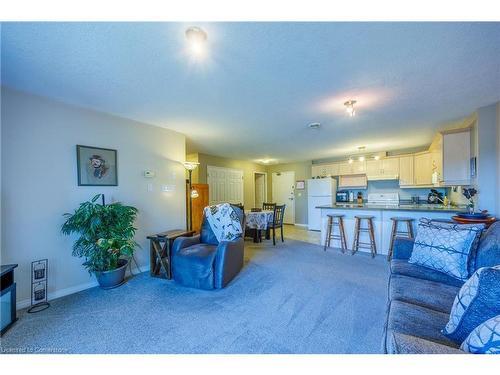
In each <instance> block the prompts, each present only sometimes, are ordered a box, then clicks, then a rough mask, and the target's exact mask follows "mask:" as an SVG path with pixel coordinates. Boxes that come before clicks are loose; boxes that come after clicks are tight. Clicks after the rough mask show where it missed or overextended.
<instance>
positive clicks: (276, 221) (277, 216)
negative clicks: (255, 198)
mask: <svg viewBox="0 0 500 375" xmlns="http://www.w3.org/2000/svg"><path fill="white" fill-rule="evenodd" d="M285 207H286V204H283V205H275V206H274V217H273V222H272V223H270V224H269V227H268V228H270V229H272V230H273V245H276V229H277V228H280V230H281V242H285V240H284V238H283V216H284V215H285Z"/></svg>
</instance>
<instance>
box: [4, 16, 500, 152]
mask: <svg viewBox="0 0 500 375" xmlns="http://www.w3.org/2000/svg"><path fill="white" fill-rule="evenodd" d="M190 25H191V24H183V23H3V24H2V51H1V52H2V56H1V57H2V59H1V63H2V67H1V68H2V71H1V73H2V76H1V77H2V84H4V85H6V86H10V87H13V88H16V89H18V90H22V91H27V92H31V93H34V94H38V95H42V96H47V97H51V98H54V99H57V100H61V101H64V102H68V103H72V104H76V105H79V106H83V107H87V108H92V109H96V110H100V111H104V112H108V113H112V114H116V115H119V116H123V117H127V118H131V119H135V120H139V121H142V122H146V123H150V124H153V125H157V126H162V127H166V128H170V129H174V130H177V131H179V132H182V133H184V134H186V135H187V137H188V148H189V150H190V151H199V152H204V153H208V154H214V155H219V156H226V157H232V158H237V159H247V160H258V159H274V160H276V161H278V162H286V161H298V160H311V159H320V158H330V157H336V156H341V155H346V154H349V153H353V152H355V150H356V147H357V146H360V145H363V146H366V151H367V152H372V151H373V152H375V151H382V150H395V149H401V148H410V147H418V146H423V145H425V144H428V143H430V141H431V138H432V136H433V134H434V132H435V131H436V130H437V129H438V128H439V127H440V126H442V123H443V122H447V121H452V120H454V119H457V118H460V117H462V116H465V115H467V114H470V113H471V112H472V111H474V110H475V109H476V108H478V107H481V106H483V105H488V104H491V103H493V102H495V101H498V100H499V99H500V23H209V24H206V23H201V24H199V23H198V24H196V25H197V26H201V27H203V28H204V29H205V30H206V31H207V33H208V48H209V55H208V58H207V59H206V60H204V61H203V62H194V61H193V60H192V59H191V57H190V56H189V55H187V54H186V40H185V36H184V31H185V29H186V28H187V27H188V26H190ZM348 99H356V100H358V103H359V105H358V106H357V116H355V117H354V118H349V117H347V116H346V115H345V111H344V108H343V103H344V101H346V100H348ZM310 122H320V123H321V124H322V127H321V128H320V129H319V130H310V129H307V124H308V123H310Z"/></svg>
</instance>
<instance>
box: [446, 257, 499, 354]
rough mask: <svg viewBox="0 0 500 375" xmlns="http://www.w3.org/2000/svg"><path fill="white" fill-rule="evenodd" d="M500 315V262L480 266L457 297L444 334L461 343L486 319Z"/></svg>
mask: <svg viewBox="0 0 500 375" xmlns="http://www.w3.org/2000/svg"><path fill="white" fill-rule="evenodd" d="M499 314H500V265H498V266H495V267H483V268H480V269H478V270H477V271H476V272H474V274H473V275H472V276H471V277H470V279H469V280H467V282H466V283H465V284H464V285H462V288H460V291H459V292H458V295H457V296H456V297H455V301H454V302H453V307H452V308H451V312H450V320H449V321H448V324H446V327H445V328H444V330H443V334H444V335H446V336H447V337H449V338H450V339H452V340H453V341H455V342H456V343H458V344H459V343H461V342H463V341H464V340H465V338H466V337H467V336H468V335H469V334H470V333H471V332H472V330H473V329H474V328H476V327H477V326H478V325H479V324H481V323H483V322H484V321H486V320H488V319H490V318H492V317H494V316H496V315H499Z"/></svg>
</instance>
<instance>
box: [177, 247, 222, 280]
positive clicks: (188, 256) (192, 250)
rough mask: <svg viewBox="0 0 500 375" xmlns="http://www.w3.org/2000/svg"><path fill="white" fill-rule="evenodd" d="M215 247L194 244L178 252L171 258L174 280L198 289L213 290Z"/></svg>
mask: <svg viewBox="0 0 500 375" xmlns="http://www.w3.org/2000/svg"><path fill="white" fill-rule="evenodd" d="M216 253H217V246H214V245H209V244H203V243H200V244H196V245H193V246H190V247H186V248H184V249H181V250H179V251H178V252H177V253H174V254H173V257H172V271H173V276H174V280H175V281H177V282H178V283H180V284H182V285H185V286H189V287H192V288H199V289H214V259H215V255H216Z"/></svg>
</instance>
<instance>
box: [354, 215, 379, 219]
mask: <svg viewBox="0 0 500 375" xmlns="http://www.w3.org/2000/svg"><path fill="white" fill-rule="evenodd" d="M354 217H355V218H356V219H375V216H372V215H356V216H354Z"/></svg>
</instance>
